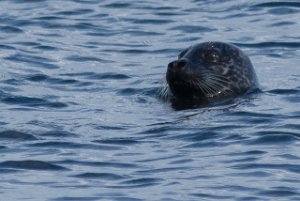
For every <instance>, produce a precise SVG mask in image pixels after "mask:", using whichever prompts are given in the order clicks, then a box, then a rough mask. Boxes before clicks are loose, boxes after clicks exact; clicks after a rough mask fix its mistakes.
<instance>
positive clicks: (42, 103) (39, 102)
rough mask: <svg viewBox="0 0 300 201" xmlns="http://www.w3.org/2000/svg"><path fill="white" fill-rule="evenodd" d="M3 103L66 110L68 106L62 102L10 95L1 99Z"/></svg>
mask: <svg viewBox="0 0 300 201" xmlns="http://www.w3.org/2000/svg"><path fill="white" fill-rule="evenodd" d="M0 100H1V102H3V103H6V104H11V105H22V106H28V107H48V108H64V107H67V106H68V105H67V104H66V103H62V102H50V101H48V100H46V99H41V98H32V97H26V96H13V95H8V96H6V97H3V98H1V99H0Z"/></svg>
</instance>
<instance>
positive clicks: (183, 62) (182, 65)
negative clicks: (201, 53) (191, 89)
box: [177, 60, 187, 68]
mask: <svg viewBox="0 0 300 201" xmlns="http://www.w3.org/2000/svg"><path fill="white" fill-rule="evenodd" d="M186 65H187V61H185V60H179V61H178V62H177V67H179V68H182V67H185V66H186Z"/></svg>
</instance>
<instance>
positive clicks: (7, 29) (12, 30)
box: [0, 26, 24, 34]
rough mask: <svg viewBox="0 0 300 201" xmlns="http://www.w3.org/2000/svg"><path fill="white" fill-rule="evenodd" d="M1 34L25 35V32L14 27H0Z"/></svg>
mask: <svg viewBox="0 0 300 201" xmlns="http://www.w3.org/2000/svg"><path fill="white" fill-rule="evenodd" d="M0 32H3V33H17V34H19V33H23V32H24V31H23V30H22V29H20V28H17V27H13V26H0Z"/></svg>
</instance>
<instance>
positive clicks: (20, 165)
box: [0, 160, 67, 171]
mask: <svg viewBox="0 0 300 201" xmlns="http://www.w3.org/2000/svg"><path fill="white" fill-rule="evenodd" d="M0 167H1V168H2V167H4V168H15V169H27V170H54V171H57V170H67V168H65V167H63V166H59V165H54V164H52V163H49V162H43V161H34V160H24V161H4V162H1V163H0Z"/></svg>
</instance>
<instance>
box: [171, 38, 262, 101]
mask: <svg viewBox="0 0 300 201" xmlns="http://www.w3.org/2000/svg"><path fill="white" fill-rule="evenodd" d="M166 80H167V84H168V87H169V90H170V91H171V97H172V99H173V100H177V101H184V102H193V103H196V104H197V103H201V102H202V103H209V102H211V101H213V100H220V99H224V98H230V97H236V96H238V95H240V94H244V93H246V92H248V91H250V90H253V89H255V88H257V78H256V74H255V71H254V68H253V66H252V63H251V61H250V59H249V58H248V56H247V55H246V54H245V53H243V52H242V51H241V50H240V49H239V48H238V47H237V46H235V45H232V44H228V43H222V42H206V43H201V44H197V45H194V46H191V47H190V48H188V49H186V50H184V51H182V52H181V53H180V54H179V55H178V59H177V60H175V61H172V62H171V63H169V65H168V69H167V73H166Z"/></svg>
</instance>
